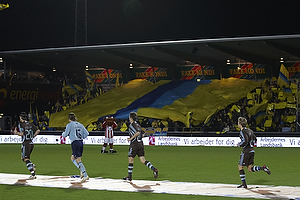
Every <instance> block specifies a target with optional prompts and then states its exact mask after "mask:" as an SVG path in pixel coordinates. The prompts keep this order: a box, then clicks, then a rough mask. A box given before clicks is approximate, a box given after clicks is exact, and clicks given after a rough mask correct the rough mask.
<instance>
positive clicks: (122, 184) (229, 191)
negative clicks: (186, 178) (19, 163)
mask: <svg viewBox="0 0 300 200" xmlns="http://www.w3.org/2000/svg"><path fill="white" fill-rule="evenodd" d="M28 177H29V175H23V174H6V173H0V184H8V185H15V184H18V185H27V186H39V187H55V188H78V189H89V190H108V191H123V192H153V193H167V194H182V195H205V196H225V197H239V198H257V199H297V200H300V187H290V186H267V185H250V186H248V187H249V189H241V188H237V185H234V184H220V183H217V184H215V183H194V182H171V181H148V180H133V181H132V182H128V181H124V180H121V179H102V178H90V179H89V180H88V181H87V182H85V183H81V182H80V179H79V178H71V177H69V176H45V175H38V176H37V179H28Z"/></svg>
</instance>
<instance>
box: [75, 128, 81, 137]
mask: <svg viewBox="0 0 300 200" xmlns="http://www.w3.org/2000/svg"><path fill="white" fill-rule="evenodd" d="M76 137H78V138H79V139H82V134H81V129H80V128H77V129H76Z"/></svg>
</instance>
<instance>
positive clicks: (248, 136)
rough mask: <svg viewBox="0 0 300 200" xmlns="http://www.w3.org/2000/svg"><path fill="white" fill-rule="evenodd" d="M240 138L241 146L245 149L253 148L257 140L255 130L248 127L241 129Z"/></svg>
mask: <svg viewBox="0 0 300 200" xmlns="http://www.w3.org/2000/svg"><path fill="white" fill-rule="evenodd" d="M240 139H241V142H240V143H239V146H240V147H242V148H243V149H245V150H253V147H254V145H255V143H256V141H257V139H256V136H255V135H254V133H253V131H252V130H251V129H248V128H243V129H242V130H241V131H240Z"/></svg>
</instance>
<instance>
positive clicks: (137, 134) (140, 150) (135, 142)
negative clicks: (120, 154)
mask: <svg viewBox="0 0 300 200" xmlns="http://www.w3.org/2000/svg"><path fill="white" fill-rule="evenodd" d="M136 120H137V114H136V113H135V112H131V113H130V114H129V121H130V125H129V131H128V132H129V136H130V138H127V141H130V146H129V152H128V176H127V177H124V178H123V180H128V181H131V180H132V170H133V159H134V158H135V156H136V155H137V156H138V157H139V158H140V161H141V163H143V164H145V165H146V166H147V167H148V168H150V169H151V170H152V171H153V175H154V178H155V179H156V178H157V177H158V170H157V169H156V168H155V167H153V165H152V164H151V163H150V161H147V160H146V159H145V151H144V144H143V140H142V138H143V136H144V135H143V134H142V128H141V126H140V125H139V124H138V123H137V122H136Z"/></svg>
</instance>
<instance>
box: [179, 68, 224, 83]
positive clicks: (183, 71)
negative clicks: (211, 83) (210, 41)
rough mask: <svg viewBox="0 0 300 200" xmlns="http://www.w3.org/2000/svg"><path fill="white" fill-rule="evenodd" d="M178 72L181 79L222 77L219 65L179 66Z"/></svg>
mask: <svg viewBox="0 0 300 200" xmlns="http://www.w3.org/2000/svg"><path fill="white" fill-rule="evenodd" d="M177 74H178V77H180V80H195V79H201V80H211V79H219V78H220V72H219V69H218V68H217V67H214V66H206V65H203V66H200V65H196V66H182V67H178V68H177Z"/></svg>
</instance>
